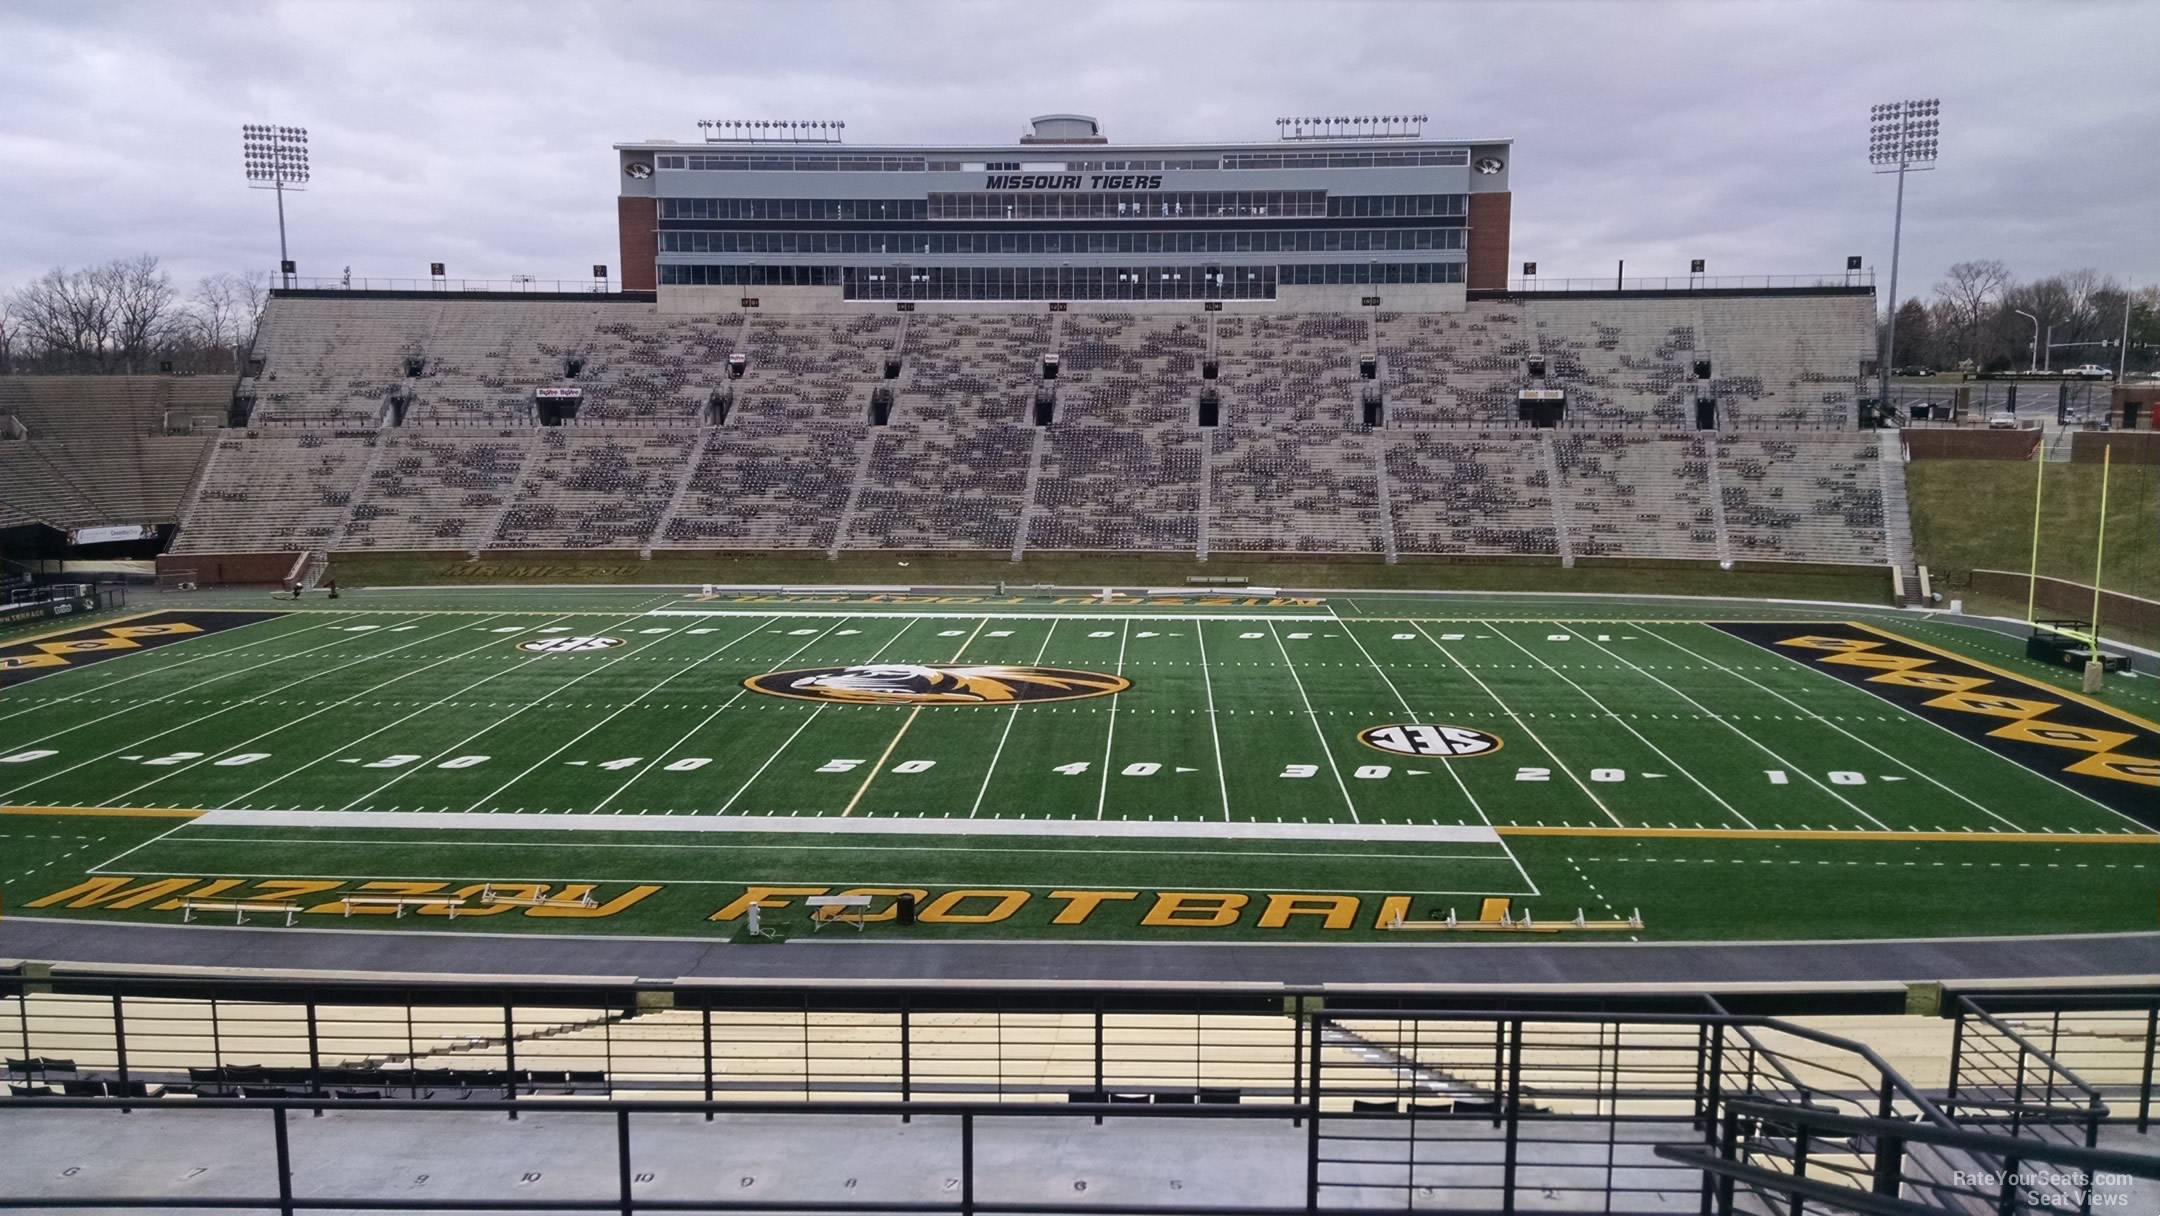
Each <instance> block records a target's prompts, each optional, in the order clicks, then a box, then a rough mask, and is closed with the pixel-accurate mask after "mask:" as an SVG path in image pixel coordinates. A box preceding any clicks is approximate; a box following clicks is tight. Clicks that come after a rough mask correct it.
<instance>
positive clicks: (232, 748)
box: [98, 617, 583, 806]
mask: <svg viewBox="0 0 2160 1216" xmlns="http://www.w3.org/2000/svg"><path fill="white" fill-rule="evenodd" d="M556 619H558V620H560V619H561V618H559V617H558V618H556ZM506 640H508V639H506V638H500V637H493V638H489V639H488V640H487V641H485V642H482V643H481V644H479V645H478V646H474V647H472V648H471V649H469V650H461V651H459V652H458V653H456V654H453V655H447V656H445V657H443V658H440V659H437V660H435V661H434V662H432V663H426V664H422V665H421V666H419V667H415V668H414V669H412V670H411V671H408V672H406V673H405V674H404V675H401V676H392V677H391V678H389V679H387V680H384V681H383V682H382V683H380V684H376V685H374V686H373V687H371V688H363V689H361V690H360V691H359V692H356V693H354V694H352V695H351V696H349V697H345V698H343V699H341V700H337V701H332V702H331V703H330V704H328V705H325V706H323V707H322V708H321V709H318V710H314V711H312V712H309V713H304V714H302V715H300V716H299V717H297V718H292V719H288V720H286V721H284V722H280V723H278V724H277V725H276V726H273V727H271V728H270V729H269V730H266V731H263V732H262V733H261V734H258V735H256V736H254V737H253V738H249V739H243V740H241V741H240V742H238V743H233V744H228V745H227V746H225V747H222V748H219V749H218V750H217V751H215V752H212V753H210V754H209V755H207V756H204V757H202V758H200V759H198V760H194V761H191V762H190V763H188V764H184V765H182V766H180V767H178V768H175V769H174V770H173V771H171V772H169V773H166V774H164V775H162V776H159V777H154V778H152V779H151V780H149V781H145V782H143V783H142V784H141V785H138V786H136V787H135V788H134V789H131V790H127V791H125V792H124V793H123V794H122V795H121V797H127V796H129V795H132V794H134V793H136V792H137V791H139V790H145V789H148V788H150V787H151V786H153V785H156V784H157V783H158V782H160V781H165V780H169V779H170V778H173V777H177V776H179V775H180V774H181V773H186V772H192V771H194V770H195V769H198V768H200V767H202V766H203V765H205V764H215V763H217V760H218V757H220V756H227V755H231V754H233V753H235V752H238V751H240V750H241V749H243V748H245V747H247V746H248V745H249V744H251V743H256V742H259V741H261V740H263V739H267V738H269V737H270V736H272V735H274V734H277V733H278V732H279V731H282V730H284V729H286V728H287V727H290V726H297V725H299V724H300V723H302V722H305V721H307V720H308V719H310V718H314V717H318V716H320V715H322V714H326V713H329V712H330V711H331V710H334V709H337V708H339V707H340V706H342V705H345V704H346V703H348V702H351V701H357V700H359V699H360V698H362V697H364V696H366V695H368V694H369V693H371V692H374V691H376V690H377V689H382V688H388V687H389V686H390V685H392V684H395V683H397V682H398V681H400V680H405V679H410V678H411V677H413V676H416V675H419V674H420V673H421V672H423V671H428V670H430V669H433V668H436V667H440V666H442V665H443V664H445V663H450V662H454V661H456V660H458V659H462V658H464V657H465V656H467V655H470V654H476V653H478V652H479V651H482V650H486V649H487V648H488V647H490V646H499V645H501V644H503V642H505V641H506ZM544 657H545V656H542V655H535V656H534V657H532V658H530V659H527V660H525V661H524V662H522V663H519V664H518V665H516V666H515V667H506V668H504V669H503V670H501V671H498V672H495V673H494V674H493V675H488V676H483V677H481V678H480V679H477V680H474V681H473V682H472V683H470V684H467V685H466V686H465V687H463V688H460V689H457V690H456V691H453V692H447V693H444V694H443V695H442V696H440V697H437V698H436V699H435V700H433V701H430V702H428V703H427V704H426V705H423V706H421V707H420V708H418V709H416V710H414V711H412V712H411V713H409V714H406V715H404V716H403V717H400V718H397V719H395V720H394V721H390V722H386V723H384V724H383V725H381V726H378V727H376V728H375V729H374V730H371V731H369V732H368V733H366V734H364V735H361V736H360V737H359V738H357V739H348V740H346V741H345V742H344V743H341V744H339V745H338V746H337V747H334V748H332V749H330V750H329V751H326V752H324V753H322V754H321V755H319V756H317V757H315V758H314V759H313V760H310V761H308V762H307V763H305V764H302V765H301V766H299V767H298V768H294V769H288V770H286V771H285V772H283V773H281V774H279V775H278V776H275V777H272V778H271V779H270V780H268V781H265V782H263V783H262V784H261V785H258V786H256V787H254V788H253V789H250V790H246V791H243V792H242V793H240V794H237V795H235V796H233V797H232V798H229V799H226V801H228V802H237V801H239V800H241V799H244V798H252V797H254V796H255V795H257V794H259V793H261V792H262V791H264V790H266V789H269V788H270V787H271V786H274V785H276V784H278V783H279V782H282V781H284V780H286V779H287V778H290V777H294V776H297V775H299V774H300V773H304V772H306V771H307V770H308V769H311V768H314V767H315V766H316V765H318V764H321V763H322V762H323V761H325V760H328V759H329V758H330V757H332V756H335V755H337V754H338V753H339V752H341V751H345V750H346V749H348V748H350V747H352V746H353V745H354V744H356V743H360V742H362V741H364V740H368V739H372V738H374V737H375V736H377V735H379V734H381V733H383V732H384V731H386V730H389V729H390V728H391V727H393V726H396V725H398V724H399V723H401V722H406V721H409V720H411V719H413V718H417V717H419V716H420V715H421V714H424V713H426V712H427V711H429V710H431V709H434V708H436V707H437V706H439V705H441V704H443V703H444V702H445V701H448V700H451V699H452V698H454V697H460V696H463V695H464V694H466V693H468V692H470V691H472V690H473V689H475V688H478V687H480V686H481V685H482V684H485V683H487V682H488V681H490V680H494V679H498V678H500V677H502V676H506V675H510V674H511V673H513V672H519V671H523V670H525V669H526V668H527V667H530V666H532V665H533V664H534V663H537V662H539V661H540V660H541V659H542V658H544ZM579 678H580V679H582V678H583V677H582V676H581V677H579ZM574 682H575V681H573V683H574ZM106 801H107V802H110V801H111V799H107V800H106ZM98 805H100V806H103V805H106V803H99V804H98Z"/></svg>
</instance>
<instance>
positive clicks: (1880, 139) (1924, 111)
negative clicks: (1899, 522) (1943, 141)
mask: <svg viewBox="0 0 2160 1216" xmlns="http://www.w3.org/2000/svg"><path fill="white" fill-rule="evenodd" d="M1941 113H1942V102H1941V101H1939V100H1937V99H1936V98H1933V97H1929V98H1926V99H1924V100H1921V101H1891V102H1885V103H1883V104H1882V105H1879V106H1874V107H1872V108H1870V109H1869V110H1868V163H1869V164H1872V165H1876V166H1878V168H1877V169H1876V170H1875V172H1877V173H1895V174H1897V216H1896V218H1895V219H1894V220H1893V221H1892V222H1891V226H1890V322H1889V325H1888V329H1887V333H1886V334H1885V335H1884V338H1883V352H1882V359H1881V362H1880V364H1879V365H1878V366H1877V368H1876V371H1877V373H1878V375H1879V377H1880V383H1879V385H1878V388H1877V390H1876V398H1875V400H1876V406H1875V408H1876V409H1877V410H1878V411H1880V410H1885V409H1888V408H1889V407H1890V361H1891V359H1892V358H1894V357H1895V356H1896V355H1897V310H1898V298H1897V271H1898V246H1899V244H1900V243H1901V241H1902V239H1903V237H1904V234H1905V175H1906V174H1907V173H1924V172H1927V170H1928V169H1930V168H1932V167H1933V165H1934V161H1935V139H1936V136H1937V135H1938V134H1939V133H1940V132H1941V130H1942V121H1941V119H1940V117H1939V115H1940V114H1941ZM1916 166H1917V167H1916Z"/></svg>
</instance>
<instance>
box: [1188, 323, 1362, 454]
mask: <svg viewBox="0 0 2160 1216" xmlns="http://www.w3.org/2000/svg"><path fill="white" fill-rule="evenodd" d="M1372 342H1373V339H1372V328H1371V326H1370V325H1369V324H1368V323H1367V321H1366V319H1365V318H1364V317H1363V316H1351V315H1345V314H1342V313H1279V314H1269V313H1253V314H1249V315H1232V314H1222V315H1219V316H1218V317H1217V318H1216V323H1215V358H1216V362H1217V364H1218V367H1219V374H1218V377H1217V381H1216V383H1217V385H1218V386H1219V388H1220V391H1221V393H1222V423H1223V425H1224V426H1239V427H1275V426H1288V425H1292V424H1313V423H1316V424H1321V425H1330V426H1345V425H1348V424H1349V423H1351V422H1352V421H1353V420H1356V419H1359V418H1361V417H1362V414H1361V413H1360V412H1359V395H1360V391H1361V385H1362V384H1363V383H1364V381H1363V380H1362V379H1361V378H1360V377H1359V373H1358V360H1359V358H1360V357H1361V356H1363V355H1364V354H1367V353H1369V352H1370V351H1371V350H1372Z"/></svg>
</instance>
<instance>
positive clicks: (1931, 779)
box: [1639, 625, 2025, 832]
mask: <svg viewBox="0 0 2160 1216" xmlns="http://www.w3.org/2000/svg"><path fill="white" fill-rule="evenodd" d="M1639 628H1641V629H1642V631H1643V632H1645V633H1647V634H1649V635H1650V636H1651V637H1654V638H1656V639H1657V640H1658V641H1660V642H1663V643H1665V644H1666V645H1668V646H1670V647H1672V648H1673V649H1675V650H1678V651H1679V652H1680V653H1682V654H1685V655H1691V656H1693V657H1695V658H1697V659H1700V660H1702V661H1703V662H1705V663H1708V664H1710V665H1711V666H1713V667H1715V668H1717V669H1718V670H1720V671H1723V672H1724V673H1725V674H1727V675H1729V676H1734V677H1737V678H1739V679H1741V680H1745V681H1746V682H1747V683H1749V684H1751V685H1753V686H1755V687H1756V688H1758V689H1761V690H1762V691H1764V692H1766V693H1769V694H1770V695H1771V696H1773V697H1776V698H1777V699H1778V700H1780V701H1783V702H1784V703H1786V704H1787V705H1790V706H1792V707H1793V708H1794V709H1797V710H1799V711H1800V712H1801V713H1803V714H1806V715H1807V716H1808V717H1810V718H1813V719H1814V720H1815V721H1817V722H1820V723H1822V724H1823V725H1824V726H1827V727H1829V728H1830V729H1831V730H1834V731H1836V732H1837V733H1839V734H1841V735H1843V736H1845V737H1846V738H1848V739H1850V740H1852V741H1853V742H1855V743H1857V744H1859V745H1860V746H1862V747H1864V748H1866V749H1868V750H1869V751H1871V752H1874V753H1875V754H1876V755H1878V756H1881V757H1882V758H1883V759H1885V760H1888V761H1889V762H1890V763H1892V764H1895V765H1897V766H1898V767H1899V768H1902V769H1904V770H1905V771H1906V772H1909V773H1911V774H1913V775H1914V776H1916V777H1919V778H1920V779H1921V780H1922V781H1925V782H1927V783H1928V784H1929V785H1932V786H1934V787H1935V788H1936V789H1939V790H1941V791H1942V792H1943V793H1945V794H1948V795H1950V796H1951V797H1952V798H1955V799H1957V800H1958V801H1959V802H1962V803H1964V804H1965V805H1967V806H1969V807H1971V808H1973V809H1974V810H1976V811H1978V812H1980V813H1981V814H1983V815H1986V816H1988V817H1990V818H1992V819H1999V820H2001V821H2002V822H2003V823H2005V824H2008V825H2009V827H2010V830H2011V831H2013V832H2022V831H2024V830H2025V829H2024V828H2022V827H2020V826H2018V825H2017V824H2016V823H2014V822H2012V821H2011V820H2010V819H2008V818H2006V817H2004V816H2002V815H1998V814H1996V813H1995V812H1994V811H1991V810H1989V809H1988V808H1987V807H1985V806H1982V805H1981V804H1980V803H1978V802H1976V801H1974V800H1973V799H1971V798H1969V797H1967V796H1966V795H1965V794H1964V793H1963V792H1962V791H1959V790H1955V789H1952V788H1951V787H1949V786H1947V785H1945V784H1943V783H1942V782H1941V781H1938V780H1936V779H1935V775H1934V774H1933V773H1930V772H1928V771H1927V770H1926V769H1923V768H1920V767H1919V766H1917V765H1914V764H1909V763H1907V762H1905V761H1904V760H1902V759H1900V758H1899V757H1897V756H1896V755H1894V754H1892V753H1890V752H1886V751H1884V750H1883V749H1881V748H1879V747H1877V746H1875V745H1874V744H1872V743H1870V742H1868V741H1867V740H1866V739H1864V738H1862V737H1861V736H1859V735H1856V734H1854V733H1853V732H1851V731H1849V730H1846V729H1845V728H1844V727H1842V726H1839V725H1838V724H1837V723H1835V722H1832V721H1831V720H1830V719H1828V718H1826V717H1824V716H1823V715H1821V714H1819V713H1816V712H1815V711H1814V710H1812V709H1809V708H1808V707H1807V706H1805V705H1802V704H1801V703H1799V702H1798V701H1795V700H1793V699H1792V698H1791V697H1788V696H1786V695H1785V694H1784V693H1781V692H1779V691H1778V690H1777V689H1775V688H1772V687H1770V686H1769V685H1767V684H1764V683H1762V682H1761V681H1759V680H1756V679H1753V678H1751V677H1749V676H1746V675H1742V674H1741V673H1740V672H1738V671H1736V670H1734V669H1733V668H1730V667H1727V666H1726V665H1725V664H1723V663H1720V662H1718V661H1717V660H1716V659H1713V658H1711V657H1710V656H1708V655H1706V654H1702V653H1701V652H1699V651H1696V650H1692V649H1690V648H1688V647H1686V646H1682V645H1681V644H1680V643H1678V642H1675V641H1673V640H1672V639H1671V638H1669V637H1666V636H1665V635H1664V634H1662V633H1659V632H1658V631H1657V630H1656V629H1655V628H1653V627H1652V626H1649V625H1642V626H1639ZM1701 628H1708V626H1701ZM1721 636H1722V635H1721ZM1832 683H1835V684H1837V686H1838V687H1839V688H1844V687H1845V685H1843V684H1842V683H1838V682H1837V681H1832ZM1860 695H1862V696H1866V695H1867V694H1865V693H1862V694H1860ZM1870 699H1871V700H1880V698H1870ZM1915 716H1917V715H1915ZM1953 733H1955V732H1953ZM1982 750H1985V749H1982ZM1989 754H1990V755H1993V753H1992V752H1990V753H1989Z"/></svg>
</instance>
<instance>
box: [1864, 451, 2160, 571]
mask: <svg viewBox="0 0 2160 1216" xmlns="http://www.w3.org/2000/svg"><path fill="white" fill-rule="evenodd" d="M2039 468H2040V466H2039V465H2037V464H2030V463H2011V462H2006V461H1998V460H1921V461H1915V462H1913V463H1912V464H1910V465H1907V466H1906V471H1905V481H1906V486H1907V489H1908V493H1909V496H1910V500H1911V504H1912V523H1913V547H1914V549H1915V550H1916V551H1917V553H1918V555H1919V559H1920V560H1921V561H1922V562H1924V563H1926V564H1927V565H1928V566H1929V568H1930V569H1931V570H1932V571H1933V573H1934V574H1935V575H1936V576H1938V577H1944V576H1948V577H1951V578H1953V579H1955V578H1958V577H1960V576H1962V575H1963V574H1964V572H1966V571H1968V570H2012V571H2020V572H2022V571H2024V570H2026V569H2027V568H2028V567H2029V566H2030V564H2031V561H2032V520H2033V481H2034V476H2035V474H2036V473H2037V472H2038V470H2039ZM2099 516H2100V466H2098V465H2087V464H2054V465H2049V466H2047V472H2046V475H2045V477H2044V478H2043V479H2042V481H2041V503H2040V563H2039V564H2040V573H2041V574H2043V575H2047V576H2052V577H2055V578H2064V579H2071V580H2074V581H2076V582H2080V583H2087V584H2090V583H2091V582H2092V577H2093V547H2094V543H2095V539H2096V529H2095V523H2096V521H2097V520H2098V519H2099ZM2101 585H2102V586H2104V587H2106V588H2107V589H2108V590H2110V591H2120V592H2123V593H2125V594H2127V595H2141V596H2146V597H2148V598H2160V466H2155V465H2118V466H2116V468H2115V470H2114V472H2113V475H2112V480H2111V481H2110V484H2109V489H2108V528H2107V566H2106V569H2105V570H2103V571H2102V573H2101Z"/></svg>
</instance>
